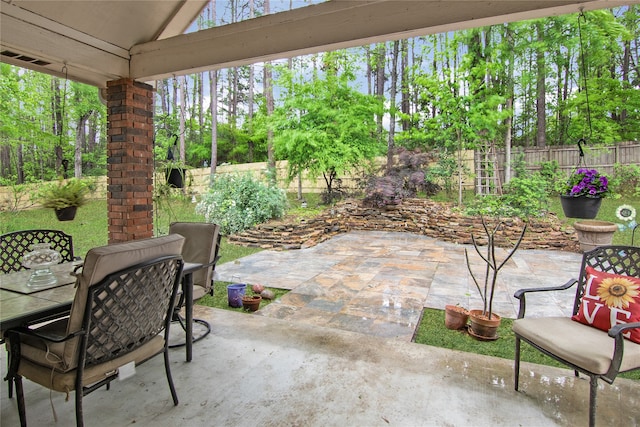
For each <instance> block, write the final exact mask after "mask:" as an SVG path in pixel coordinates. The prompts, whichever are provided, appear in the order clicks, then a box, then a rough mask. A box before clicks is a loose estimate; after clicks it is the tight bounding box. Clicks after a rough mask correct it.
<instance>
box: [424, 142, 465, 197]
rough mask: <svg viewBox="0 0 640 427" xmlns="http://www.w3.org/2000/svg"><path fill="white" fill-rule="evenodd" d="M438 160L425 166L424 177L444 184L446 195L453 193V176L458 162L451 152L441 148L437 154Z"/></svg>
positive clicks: (456, 171) (456, 170) (456, 172)
mask: <svg viewBox="0 0 640 427" xmlns="http://www.w3.org/2000/svg"><path fill="white" fill-rule="evenodd" d="M437 156H438V162H437V163H436V165H434V166H429V167H428V168H427V176H426V179H427V180H428V181H432V182H441V183H443V184H444V190H445V192H446V193H447V194H448V195H451V194H452V193H453V185H454V177H456V176H457V174H458V162H457V160H456V158H455V157H454V155H453V154H451V153H449V152H447V151H444V150H441V151H439V152H438V154H437Z"/></svg>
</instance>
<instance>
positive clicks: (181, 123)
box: [174, 76, 187, 163]
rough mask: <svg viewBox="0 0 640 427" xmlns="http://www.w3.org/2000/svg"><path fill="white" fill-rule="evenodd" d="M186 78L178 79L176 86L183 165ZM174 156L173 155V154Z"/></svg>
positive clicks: (182, 160) (184, 156)
mask: <svg viewBox="0 0 640 427" xmlns="http://www.w3.org/2000/svg"><path fill="white" fill-rule="evenodd" d="M185 79H186V77H185V76H180V77H178V84H179V86H180V110H179V113H178V114H179V115H180V117H179V119H180V121H179V126H180V128H179V129H180V130H179V133H180V135H179V137H180V161H181V162H182V163H185V160H186V154H185V140H184V135H185V116H186V111H187V100H186V92H187V91H186V88H185V86H186V82H185ZM174 155H175V154H174Z"/></svg>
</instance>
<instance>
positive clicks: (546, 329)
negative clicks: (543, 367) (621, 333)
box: [513, 317, 640, 375]
mask: <svg viewBox="0 0 640 427" xmlns="http://www.w3.org/2000/svg"><path fill="white" fill-rule="evenodd" d="M513 331H514V332H515V333H516V334H518V335H519V336H521V337H522V338H525V339H528V340H531V341H532V342H535V343H536V344H537V345H539V346H540V347H542V348H544V349H545V350H548V351H549V352H551V353H553V354H555V355H556V356H558V357H561V358H562V359H564V360H566V361H568V362H570V363H573V364H574V365H576V366H579V367H581V368H583V369H585V370H587V371H589V372H592V373H594V374H600V375H602V374H605V373H607V371H608V370H609V366H610V365H611V358H612V357H613V350H614V339H613V338H611V337H609V335H608V334H607V333H606V332H604V331H601V330H599V329H596V328H593V327H591V326H587V325H584V324H582V323H579V322H576V321H574V320H571V319H570V318H568V317H541V318H536V317H531V318H527V317H526V318H523V319H517V320H515V321H514V322H513ZM638 367H640V344H636V343H634V342H632V341H629V340H626V339H625V340H624V354H623V358H622V364H621V365H620V372H624V371H628V370H630V369H634V368H638Z"/></svg>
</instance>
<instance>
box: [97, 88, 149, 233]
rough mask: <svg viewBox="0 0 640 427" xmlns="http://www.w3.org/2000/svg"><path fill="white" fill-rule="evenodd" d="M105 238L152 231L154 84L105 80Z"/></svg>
mask: <svg viewBox="0 0 640 427" xmlns="http://www.w3.org/2000/svg"><path fill="white" fill-rule="evenodd" d="M107 112H108V130H107V206H108V215H109V216H108V217H109V243H110V244H111V243H118V242H126V241H129V240H137V239H144V238H148V237H152V236H153V200H152V193H153V172H154V169H153V88H152V87H151V86H149V85H147V84H145V83H140V82H136V81H134V80H132V79H121V80H116V81H111V82H108V83H107Z"/></svg>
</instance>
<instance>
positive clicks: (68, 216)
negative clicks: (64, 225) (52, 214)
mask: <svg viewBox="0 0 640 427" xmlns="http://www.w3.org/2000/svg"><path fill="white" fill-rule="evenodd" d="M77 210H78V207H77V206H67V207H66V208H62V209H56V210H55V211H56V218H58V221H71V220H73V219H74V218H75V217H76V211H77Z"/></svg>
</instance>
